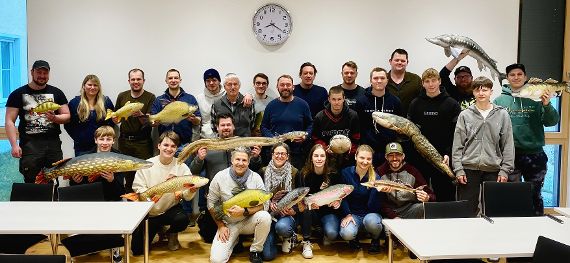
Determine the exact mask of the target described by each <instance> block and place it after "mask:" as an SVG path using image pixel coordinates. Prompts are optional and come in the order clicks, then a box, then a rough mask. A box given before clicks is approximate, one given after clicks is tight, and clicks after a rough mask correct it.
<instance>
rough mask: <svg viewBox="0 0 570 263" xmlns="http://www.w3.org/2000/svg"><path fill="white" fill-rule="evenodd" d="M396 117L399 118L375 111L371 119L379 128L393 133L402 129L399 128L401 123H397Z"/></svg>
mask: <svg viewBox="0 0 570 263" xmlns="http://www.w3.org/2000/svg"><path fill="white" fill-rule="evenodd" d="M398 117H399V116H396V115H393V114H390V113H385V112H379V111H375V112H373V113H372V119H373V120H374V121H375V122H376V123H378V124H380V126H382V127H384V128H387V129H391V130H395V131H397V130H399V129H401V128H402V127H400V124H401V122H400V121H398ZM400 118H401V117H400Z"/></svg>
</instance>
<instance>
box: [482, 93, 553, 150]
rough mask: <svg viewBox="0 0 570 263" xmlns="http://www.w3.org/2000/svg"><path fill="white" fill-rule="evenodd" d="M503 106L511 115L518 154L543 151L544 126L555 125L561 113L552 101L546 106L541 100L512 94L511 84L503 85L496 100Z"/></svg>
mask: <svg viewBox="0 0 570 263" xmlns="http://www.w3.org/2000/svg"><path fill="white" fill-rule="evenodd" d="M493 102H494V103H495V104H497V105H500V106H503V107H504V108H506V109H507V111H508V112H509V116H511V123H512V124H513V137H514V140H515V153H516V154H532V153H539V152H542V151H543V150H542V146H544V126H546V127H549V126H554V125H556V124H557V123H558V121H560V115H559V114H558V112H557V111H556V109H555V108H554V107H553V106H552V104H551V103H549V104H548V105H546V106H544V105H542V102H540V101H533V100H531V99H527V98H516V97H513V96H512V91H511V87H510V85H508V84H507V85H503V92H502V94H501V95H500V96H499V97H497V98H496V99H495V100H494V101H493Z"/></svg>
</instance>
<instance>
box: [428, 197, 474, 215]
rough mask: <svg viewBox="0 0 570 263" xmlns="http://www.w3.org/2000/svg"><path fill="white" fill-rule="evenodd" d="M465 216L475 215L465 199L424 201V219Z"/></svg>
mask: <svg viewBox="0 0 570 263" xmlns="http://www.w3.org/2000/svg"><path fill="white" fill-rule="evenodd" d="M466 217H475V215H474V214H473V212H472V211H471V208H470V206H469V201H467V200H461V201H450V202H425V203H424V218H425V219H436V218H466Z"/></svg>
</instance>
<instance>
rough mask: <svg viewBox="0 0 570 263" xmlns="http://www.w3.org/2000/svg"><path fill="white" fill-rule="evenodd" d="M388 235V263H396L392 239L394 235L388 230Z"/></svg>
mask: <svg viewBox="0 0 570 263" xmlns="http://www.w3.org/2000/svg"><path fill="white" fill-rule="evenodd" d="M386 235H387V236H388V263H393V262H394V239H393V238H392V233H390V231H388V230H386Z"/></svg>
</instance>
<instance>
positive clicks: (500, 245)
mask: <svg viewBox="0 0 570 263" xmlns="http://www.w3.org/2000/svg"><path fill="white" fill-rule="evenodd" d="M559 218H561V219H562V220H564V221H565V223H564V224H560V223H557V222H555V221H554V220H552V219H550V218H548V217H503V218H499V217H496V218H492V220H494V223H493V224H491V223H490V222H488V221H486V220H485V219H483V218H453V219H385V220H382V223H383V224H384V225H385V226H386V231H387V233H388V237H389V243H388V261H389V262H393V240H392V235H394V236H396V237H397V238H398V239H399V240H400V242H402V243H403V244H404V245H405V246H406V247H407V248H408V249H409V250H411V251H412V252H413V253H414V254H415V255H416V256H417V257H418V259H420V260H422V261H426V260H435V259H460V258H504V257H532V255H533V253H534V248H535V245H536V240H537V239H538V236H539V235H542V236H545V237H548V238H551V239H554V240H557V241H559V242H562V243H565V244H570V219H569V218H563V217H559Z"/></svg>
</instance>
